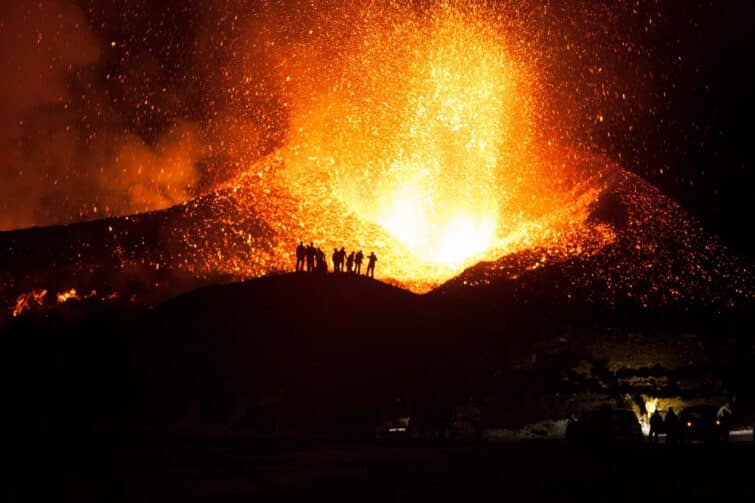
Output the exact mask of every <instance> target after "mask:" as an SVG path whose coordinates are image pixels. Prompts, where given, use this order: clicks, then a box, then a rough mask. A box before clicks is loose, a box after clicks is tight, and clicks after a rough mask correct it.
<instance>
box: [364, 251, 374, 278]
mask: <svg viewBox="0 0 755 503" xmlns="http://www.w3.org/2000/svg"><path fill="white" fill-rule="evenodd" d="M376 262H377V255H375V252H371V253H370V255H369V256H368V257H367V272H365V274H366V275H367V276H368V277H370V278H374V277H375V263H376Z"/></svg>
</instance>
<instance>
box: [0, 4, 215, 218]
mask: <svg viewBox="0 0 755 503" xmlns="http://www.w3.org/2000/svg"><path fill="white" fill-rule="evenodd" d="M0 9H2V10H0V30H1V31H0V62H1V63H2V65H3V68H5V69H6V74H5V76H4V78H3V79H1V80H0V110H1V111H0V149H1V150H0V152H2V156H3V163H2V167H1V168H0V180H1V181H2V183H0V208H1V209H2V211H0V230H2V229H11V228H18V227H26V226H31V225H44V224H53V223H65V222H70V221H77V220H81V219H86V218H92V217H98V216H103V215H117V214H125V213H133V212H139V211H146V210H152V209H156V208H164V207H166V206H169V205H172V204H175V203H178V202H181V201H184V200H186V199H187V198H189V197H191V196H192V195H193V194H194V190H195V187H196V185H197V182H198V179H199V172H198V170H197V161H198V160H199V159H200V158H201V154H202V151H203V147H202V145H203V144H204V143H203V141H201V139H200V137H201V132H200V130H199V128H198V126H197V125H196V124H195V123H192V122H189V121H185V120H176V121H174V122H173V123H171V124H169V125H168V126H167V127H166V128H164V130H163V131H161V132H160V134H158V135H155V137H154V138H151V139H150V138H145V137H144V136H141V135H140V134H138V133H136V132H131V131H130V128H129V124H128V121H127V118H126V117H124V114H123V113H122V111H121V110H120V109H119V108H118V102H117V97H114V96H112V95H111V93H110V89H109V88H108V86H106V85H104V86H99V85H97V83H98V81H99V73H100V72H102V71H103V65H102V63H103V51H104V50H106V48H107V46H112V45H114V44H112V43H106V42H104V41H102V40H98V39H97V37H96V36H95V34H94V33H93V32H92V30H91V29H90V22H89V20H88V19H87V17H86V16H85V13H84V12H83V11H82V10H81V9H80V8H79V7H77V6H76V5H74V4H72V3H71V2H65V1H61V0H52V1H42V2H39V1H22V2H13V3H10V2H9V3H7V4H4V5H3V6H2V7H1V8H0ZM105 79H106V80H109V76H106V77H105ZM144 105H145V106H149V104H148V103H145V104H144Z"/></svg>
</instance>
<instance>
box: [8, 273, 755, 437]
mask: <svg viewBox="0 0 755 503" xmlns="http://www.w3.org/2000/svg"><path fill="white" fill-rule="evenodd" d="M85 302H86V301H85ZM82 304H84V302H82ZM94 305H95V306H96V303H95V304H94ZM751 321H752V320H751V319H749V318H747V313H744V314H741V313H740V314H731V315H729V316H728V317H722V316H721V315H718V314H716V313H708V312H703V311H700V312H697V313H689V312H684V313H676V314H674V313H671V312H661V311H654V312H648V311H645V312H642V313H638V312H636V311H633V310H627V311H625V312H622V311H615V310H614V311H611V312H601V311H599V310H597V309H596V308H595V306H583V307H580V306H576V305H571V306H554V305H548V306H546V305H521V304H514V303H511V304H507V302H506V299H504V298H498V299H497V300H496V301H495V302H492V303H491V300H490V299H489V298H486V300H485V301H484V302H483V301H480V300H479V299H475V298H474V296H471V295H470V296H467V297H463V296H455V295H454V296H449V295H444V294H442V293H436V294H431V295H424V296H418V295H414V294H412V293H409V292H407V291H404V290H401V289H398V288H395V287H392V286H389V285H386V284H383V283H380V282H377V281H374V280H370V279H367V278H365V277H356V276H352V275H346V274H343V275H341V274H328V275H320V274H307V273H301V274H286V275H278V276H270V277H265V278H261V279H257V280H252V281H248V282H245V283H239V284H231V285H219V286H210V287H205V288H201V289H199V290H196V291H194V292H191V293H188V294H184V295H182V296H179V297H177V298H175V299H172V300H170V301H168V302H165V303H164V304H161V305H160V306H158V307H156V308H155V309H153V310H149V311H145V312H142V313H140V314H136V315H135V316H133V317H130V318H129V317H125V316H124V315H122V314H120V312H118V311H116V312H113V313H100V314H99V315H98V316H88V317H85V318H83V319H79V318H73V319H72V318H69V317H65V316H63V317H57V316H52V315H51V316H45V317H42V318H38V319H34V318H28V319H24V320H21V321H19V322H17V323H14V324H12V325H11V326H10V327H8V328H7V329H6V330H5V331H4V333H3V337H2V340H0V354H2V355H3V362H2V365H0V382H2V384H0V392H1V393H2V396H3V397H4V400H5V403H6V404H7V405H8V407H7V408H6V413H5V414H4V415H3V419H2V421H3V422H5V423H12V424H13V425H14V426H13V427H12V428H9V429H8V430H6V431H12V432H14V435H15V432H18V431H19V430H34V431H35V433H36V432H39V431H59V430H60V429H63V430H64V431H65V432H66V436H68V435H69V433H70V432H72V431H73V432H75V431H80V432H82V433H84V432H87V431H91V430H92V429H93V428H95V429H96V428H112V427H115V428H126V429H131V428H141V427H145V426H149V427H150V428H155V427H157V428H168V429H176V428H178V429H187V430H190V431H194V430H196V429H198V430H202V429H203V428H205V429H206V428H208V427H211V428H212V427H218V428H221V429H223V430H224V431H225V430H228V429H230V430H232V431H245V432H250V433H252V434H258V435H270V434H280V433H292V434H301V435H312V434H317V435H323V434H324V435H339V436H340V435H360V436H364V435H369V434H370V432H371V431H372V429H373V428H374V425H375V421H376V418H377V417H378V416H379V414H380V411H381V406H382V404H385V403H386V401H387V400H389V399H391V398H392V397H395V396H402V397H405V398H407V399H408V400H410V401H411V402H412V403H413V405H412V407H413V408H414V410H415V411H417V412H418V413H421V414H423V415H424V416H425V417H428V418H431V420H436V421H442V418H443V417H447V415H448V413H449V411H450V409H451V408H452V407H454V406H455V405H458V404H460V403H465V402H466V401H469V400H473V401H477V402H479V403H487V404H488V407H487V409H486V414H487V416H488V418H492V419H491V421H498V422H503V423H507V424H524V423H526V422H532V421H536V420H538V419H542V418H544V417H545V418H548V417H557V416H558V415H559V414H563V411H555V410H548V405H547V403H545V402H542V400H540V401H538V400H539V399H537V397H540V396H545V395H553V394H558V395H564V396H565V395H569V394H573V393H583V392H591V393H602V394H604V395H606V396H609V395H610V396H615V395H619V394H621V395H622V396H623V395H632V394H633V393H638V392H639V391H640V390H634V389H632V388H631V387H627V385H624V384H621V383H619V382H618V381H616V380H615V379H613V377H611V376H610V375H607V374H606V375H602V374H595V372H598V371H597V370H594V371H593V374H594V375H593V376H592V377H589V378H583V377H580V376H576V375H575V374H574V372H573V369H574V368H576V367H578V366H579V362H580V361H590V358H591V357H590V355H589V354H587V352H586V350H584V349H583V346H584V344H583V343H582V342H579V341H588V342H589V341H595V340H600V338H601V337H604V336H605V335H606V334H607V333H615V332H616V331H617V329H618V331H619V332H620V333H628V332H630V331H641V332H642V331H651V332H652V331H657V330H664V329H663V328H659V327H664V326H665V327H667V328H666V329H665V330H671V331H672V332H674V333H677V332H685V331H690V330H691V331H693V332H694V333H696V334H698V335H699V336H700V338H699V339H695V340H694V341H692V343H691V344H692V345H695V346H696V345H699V344H705V345H706V346H705V347H706V348H707V347H709V346H710V347H711V348H713V349H712V350H711V354H716V351H717V350H716V348H717V347H719V343H718V342H717V341H728V340H735V342H736V344H737V345H741V346H742V347H743V348H749V349H748V351H750V352H751V351H752V350H751V348H752V340H751V336H749V335H747V334H744V333H743V332H742V331H741V327H742V326H752V325H751ZM574 334H577V335H578V336H579V337H576V336H574ZM575 337H576V338H575ZM567 339H570V340H571V339H574V340H575V341H576V342H575V343H573V344H572V343H570V344H568V345H562V346H558V345H559V344H561V343H560V342H558V341H566V340H567ZM553 344H556V345H557V346H558V347H560V348H561V349H558V350H557V351H552V350H545V351H543V349H542V348H543V347H546V348H547V347H550V346H553ZM549 345H550V346H549ZM638 349H639V348H638ZM741 354H742V355H744V356H743V358H744V357H746V355H747V354H748V353H747V351H743V352H741ZM717 362H718V360H715V358H712V359H711V361H709V362H708V361H706V362H705V363H700V364H699V365H698V366H700V368H701V369H702V370H701V371H700V372H702V373H703V374H704V375H708V374H710V372H718V373H719V374H721V371H723V372H725V373H726V375H723V376H722V378H723V379H724V380H725V381H726V382H727V383H734V384H736V383H737V382H752V381H753V380H752V379H750V377H752V376H751V375H749V374H746V372H747V371H746V369H747V368H750V369H751V368H752V367H751V366H750V367H748V365H749V363H748V362H749V360H747V359H746V358H745V359H743V360H742V361H741V362H737V364H736V365H733V366H731V367H730V368H729V367H720V365H721V364H720V362H718V363H717ZM593 365H598V366H600V364H599V362H598V363H595V362H594V363H593ZM717 365H719V366H717ZM727 365H729V364H727ZM703 366H704V368H703ZM600 368H601V369H603V370H601V372H604V373H605V372H607V371H606V370H605V368H604V367H600ZM722 369H723V370H722ZM742 369H745V370H742ZM599 370H600V369H599ZM624 372H625V374H626V372H627V371H624ZM638 372H639V374H638V375H642V376H645V377H646V376H647V375H648V370H646V369H640V370H639V371H638ZM652 372H655V374H653V373H652ZM652 372H651V375H658V372H659V370H658V369H654V370H653V371H652ZM685 372H687V373H689V372H697V370H696V368H688V369H686V370H685ZM742 372H745V374H743V373H742ZM703 374H701V375H703ZM717 375H718V374H717ZM596 376H597V377H596ZM748 376H749V377H748ZM629 377H630V378H631V377H632V376H631V375H629ZM693 377H694V376H693ZM663 378H664V379H666V376H664V377H663ZM612 379H613V380H612ZM643 379H644V377H643ZM646 380H647V379H645V381H646ZM614 381H616V382H614ZM740 388H741V387H740ZM741 391H742V392H746V391H747V390H745V389H744V388H741ZM672 392H675V391H673V390H672ZM530 402H532V403H534V402H537V403H536V404H535V405H532V406H528V405H527V404H528V403H530ZM548 414H550V416H549V415H548ZM19 438H20V437H19Z"/></svg>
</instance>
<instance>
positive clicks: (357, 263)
mask: <svg viewBox="0 0 755 503" xmlns="http://www.w3.org/2000/svg"><path fill="white" fill-rule="evenodd" d="M362 260H364V253H362V250H359V251H358V252H357V254H356V255H354V265H355V266H356V267H355V270H356V273H357V274H362Z"/></svg>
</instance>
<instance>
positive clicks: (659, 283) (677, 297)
mask: <svg viewBox="0 0 755 503" xmlns="http://www.w3.org/2000/svg"><path fill="white" fill-rule="evenodd" d="M590 220H591V222H592V223H593V224H595V225H608V226H610V227H611V228H612V229H613V231H614V233H615V239H614V240H613V242H611V243H609V244H607V245H603V246H600V247H598V248H593V249H590V248H589V243H587V246H586V247H585V248H584V249H582V250H576V251H575V250H568V249H567V250H565V249H563V248H553V249H544V248H533V249H529V250H526V251H524V252H522V253H516V254H512V255H508V256H505V257H501V258H500V259H498V260H496V261H492V262H483V263H479V264H477V265H476V266H473V267H471V268H469V269H467V270H466V271H464V272H463V273H462V274H460V275H459V276H457V277H456V278H454V279H452V280H450V281H448V282H446V283H445V284H444V285H442V286H441V287H439V288H438V289H436V291H435V292H434V295H452V296H453V295H459V296H470V295H471V296H473V297H485V298H489V299H491V300H495V299H496V298H498V299H499V300H500V299H510V300H512V301H514V302H520V303H531V302H535V303H542V304H594V305H601V306H609V307H612V306H617V305H631V306H635V307H640V308H648V307H651V308H652V307H660V306H666V307H678V308H681V309H682V310H685V309H687V308H689V307H691V306H709V307H715V308H743V307H745V308H746V307H750V306H751V303H752V300H753V294H754V292H755V289H754V283H753V275H752V271H753V267H752V263H751V262H750V261H749V260H746V259H744V258H743V257H740V256H737V255H736V254H734V253H732V252H731V251H730V250H729V249H727V247H726V246H725V245H724V244H722V243H721V241H720V239H719V238H718V237H717V236H713V235H710V234H709V233H707V232H706V231H705V230H704V229H703V228H702V227H701V225H700V224H699V223H698V222H697V221H695V219H693V218H692V217H690V216H689V215H688V214H687V212H686V211H684V209H682V208H681V207H680V206H679V205H678V204H677V203H676V202H674V201H673V200H672V199H671V198H669V197H668V196H666V195H664V194H663V193H661V192H660V191H659V190H658V189H657V188H655V187H653V186H652V185H650V184H649V183H647V182H646V181H644V180H643V179H641V178H640V177H638V176H636V175H634V174H631V173H629V172H626V171H617V172H615V173H614V176H613V177H612V179H611V181H610V183H609V184H608V186H607V188H606V189H605V190H604V191H603V192H602V194H601V196H600V198H599V199H598V201H597V202H596V203H595V204H594V206H593V208H592V213H591V215H590ZM576 246H580V247H581V246H584V244H578V245H576Z"/></svg>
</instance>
